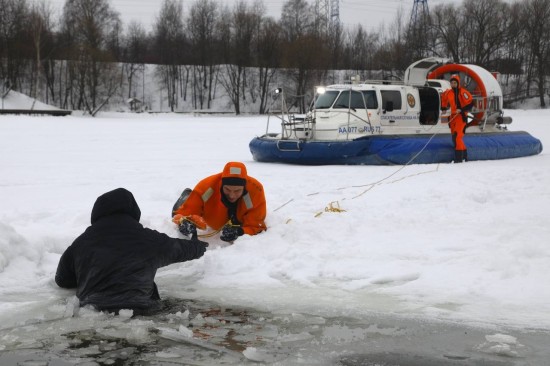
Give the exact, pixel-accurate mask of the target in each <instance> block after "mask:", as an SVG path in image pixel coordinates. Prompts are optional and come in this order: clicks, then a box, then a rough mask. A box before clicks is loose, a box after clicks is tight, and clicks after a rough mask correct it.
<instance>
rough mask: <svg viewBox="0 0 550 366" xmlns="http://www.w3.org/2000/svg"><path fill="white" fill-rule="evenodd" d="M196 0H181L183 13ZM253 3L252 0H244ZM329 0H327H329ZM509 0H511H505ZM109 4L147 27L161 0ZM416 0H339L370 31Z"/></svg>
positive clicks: (348, 18)
mask: <svg viewBox="0 0 550 366" xmlns="http://www.w3.org/2000/svg"><path fill="white" fill-rule="evenodd" d="M46 1H49V2H50V3H51V4H52V6H53V8H54V9H55V10H56V11H58V12H59V13H60V12H61V10H62V8H63V5H64V4H65V0H46ZM195 1H196V0H182V2H183V7H184V13H185V14H186V13H187V10H188V8H189V6H190V5H191V4H193V3H194V2H195ZM217 1H218V3H220V4H222V5H228V6H229V7H232V6H233V5H234V4H235V3H237V1H238V0H217ZM245 1H248V2H249V3H252V2H253V0H245ZM307 1H308V3H309V4H314V3H315V1H316V0H307ZM329 1H330V0H329ZM506 1H508V2H511V1H513V0H506ZM110 2H111V5H112V6H113V7H114V8H115V9H116V10H117V11H118V12H119V13H120V15H121V19H122V21H123V22H124V24H126V25H127V24H128V23H130V21H131V20H137V21H139V22H141V23H142V24H143V25H144V26H145V27H146V28H147V29H148V30H150V29H151V26H152V24H153V23H154V21H155V19H156V17H157V16H158V13H159V11H160V7H161V4H162V0H139V1H136V0H110ZM263 2H264V4H265V6H266V12H267V15H269V16H272V17H273V18H275V19H279V18H280V17H281V9H282V6H283V4H284V3H285V2H286V0H263ZM414 2H415V0H340V20H341V22H342V23H344V25H345V26H348V27H351V26H353V25H356V24H361V25H362V26H363V27H364V28H365V29H367V30H369V31H374V30H377V29H378V28H379V27H380V25H382V24H384V25H385V26H386V27H389V26H390V25H391V24H393V23H394V22H395V20H396V16H397V14H398V12H399V10H401V12H402V15H403V20H404V21H408V20H409V18H410V15H411V11H412V8H413V5H414ZM445 3H449V4H450V3H454V4H461V3H462V0H428V7H429V8H433V7H435V6H437V5H439V4H445Z"/></svg>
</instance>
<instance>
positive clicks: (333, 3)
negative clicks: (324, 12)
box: [330, 0, 340, 24]
mask: <svg viewBox="0 0 550 366" xmlns="http://www.w3.org/2000/svg"><path fill="white" fill-rule="evenodd" d="M330 20H331V21H332V22H333V23H336V24H337V23H340V0H330Z"/></svg>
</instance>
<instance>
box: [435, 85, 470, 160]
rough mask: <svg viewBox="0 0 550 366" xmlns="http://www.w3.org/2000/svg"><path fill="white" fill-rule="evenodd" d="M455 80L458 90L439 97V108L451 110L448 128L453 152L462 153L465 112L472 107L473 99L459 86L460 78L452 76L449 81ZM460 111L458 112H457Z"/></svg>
mask: <svg viewBox="0 0 550 366" xmlns="http://www.w3.org/2000/svg"><path fill="white" fill-rule="evenodd" d="M453 79H454V80H456V81H457V83H458V88H456V89H453V88H451V89H447V90H445V92H443V94H442V95H441V107H442V108H444V109H446V108H449V107H450V108H451V116H450V117H449V128H450V129H451V134H452V135H453V143H454V145H455V150H457V151H464V150H466V145H465V144H464V141H463V137H464V131H465V128H466V123H467V121H465V118H466V112H468V111H470V110H471V109H472V107H473V98H472V94H470V92H469V91H468V90H466V89H464V88H462V87H461V86H460V77H458V75H453V76H452V77H451V80H453ZM458 109H460V110H461V111H460V112H458V111H457V110H458Z"/></svg>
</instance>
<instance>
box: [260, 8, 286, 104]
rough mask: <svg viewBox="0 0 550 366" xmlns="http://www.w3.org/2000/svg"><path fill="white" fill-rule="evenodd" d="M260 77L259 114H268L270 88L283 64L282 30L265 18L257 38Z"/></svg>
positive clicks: (275, 23) (272, 21)
mask: <svg viewBox="0 0 550 366" xmlns="http://www.w3.org/2000/svg"><path fill="white" fill-rule="evenodd" d="M255 43H256V57H257V61H256V62H257V67H258V77H259V84H258V88H259V99H260V107H259V113H260V114H263V113H266V112H267V111H266V108H267V100H268V96H269V87H270V85H271V81H272V79H273V77H274V76H275V74H276V72H277V67H279V66H280V63H281V28H280V26H279V24H277V22H275V20H273V19H272V18H264V19H263V21H262V22H261V25H260V29H259V31H258V37H257V38H256V42H255Z"/></svg>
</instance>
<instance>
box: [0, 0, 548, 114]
mask: <svg viewBox="0 0 550 366" xmlns="http://www.w3.org/2000/svg"><path fill="white" fill-rule="evenodd" d="M136 6H138V5H136ZM159 7H160V8H159V13H158V14H157V15H156V17H155V20H154V22H153V25H152V29H149V30H148V29H145V27H144V26H143V25H142V24H140V23H136V22H132V23H130V24H128V25H124V24H123V23H122V21H121V19H120V14H118V13H117V12H116V11H115V10H114V9H113V7H112V6H111V5H110V2H109V0H66V2H65V4H64V7H63V10H62V12H61V14H60V15H59V16H58V17H56V16H54V12H53V10H52V7H51V5H49V3H48V2H47V1H39V0H36V1H35V2H32V1H31V0H0V87H1V91H2V95H4V94H5V93H6V92H7V91H8V90H17V91H21V92H23V93H25V94H28V95H31V96H33V97H35V98H36V99H38V100H41V101H44V102H47V103H49V104H53V105H56V106H59V107H61V108H66V109H78V110H85V111H88V112H89V113H90V114H95V113H96V112H97V111H98V110H99V109H101V108H102V107H104V106H105V105H106V104H108V103H113V99H114V98H116V99H117V100H121V99H122V98H125V97H127V98H130V97H132V96H135V95H140V94H141V95H144V94H145V92H144V90H142V92H141V93H137V91H138V90H140V89H145V84H144V78H145V75H144V74H145V70H146V65H154V71H155V74H154V77H155V79H156V81H157V84H158V85H160V88H161V90H160V92H161V93H163V95H164V98H165V99H166V100H167V103H168V106H169V108H170V109H171V110H172V111H175V110H181V109H182V108H184V106H185V108H193V109H211V108H212V105H213V102H214V100H215V99H216V98H219V97H221V96H222V95H223V96H224V97H225V98H227V99H228V100H229V101H230V104H231V106H230V107H231V109H232V110H233V111H234V112H235V113H236V114H239V113H241V111H242V108H243V105H254V106H255V108H257V112H259V113H266V112H267V109H268V104H269V98H270V97H269V95H270V91H271V90H272V88H273V86H274V85H279V84H281V83H282V84H284V85H285V90H287V98H289V103H290V104H291V105H293V106H294V107H295V108H296V110H298V111H304V110H305V109H306V107H307V103H308V101H309V100H311V97H312V93H313V86H314V85H318V84H323V83H327V82H331V81H334V78H335V74H334V72H335V70H346V72H348V73H349V74H350V75H351V74H353V75H360V76H361V77H362V78H363V79H367V78H371V77H373V76H376V77H378V78H387V79H389V78H400V77H401V76H402V74H403V71H404V70H405V68H406V67H407V66H408V65H409V64H411V63H412V62H414V61H416V60H418V59H420V58H423V57H429V56H438V57H445V58H450V59H452V60H453V61H455V62H462V63H472V64H476V65H479V66H482V67H484V68H486V69H488V70H491V71H498V72H500V73H501V74H502V75H503V76H504V79H503V82H504V85H505V90H507V91H509V92H511V93H515V94H519V93H520V92H521V93H523V94H522V95H524V96H527V97H528V96H531V97H532V96H538V97H539V99H540V105H541V107H545V106H546V104H545V95H546V94H548V93H549V92H548V80H549V73H550V0H516V1H514V2H510V1H504V0H463V1H462V3H452V4H439V5H437V6H435V7H433V8H431V9H430V12H429V16H421V17H415V18H414V21H413V20H412V19H413V18H412V17H411V16H410V14H404V13H403V12H398V13H397V14H396V16H395V20H394V21H393V22H392V23H391V24H388V25H386V24H384V25H382V26H380V27H379V29H377V30H370V29H368V28H367V26H368V25H367V24H357V25H355V26H352V27H344V26H343V25H342V24H341V23H335V22H333V21H331V20H330V19H327V18H325V17H323V15H322V14H321V13H320V12H319V11H318V9H316V7H315V5H314V4H312V3H309V2H308V1H307V0H287V1H285V2H284V4H283V7H282V11H281V15H280V18H279V19H274V18H273V17H270V16H267V15H266V12H265V6H264V4H263V2H262V1H261V0H256V1H254V2H249V1H244V0H241V1H239V2H237V3H236V4H235V5H234V6H233V7H227V6H222V5H221V3H220V2H218V1H216V0H194V2H192V3H191V4H190V6H189V8H188V10H187V11H186V12H184V9H183V5H182V2H181V1H180V0H163V2H162V3H160V4H159ZM149 92H152V91H149Z"/></svg>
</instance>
